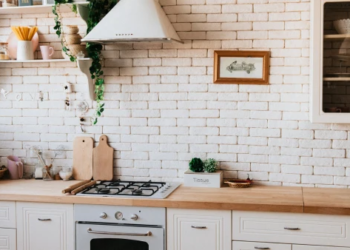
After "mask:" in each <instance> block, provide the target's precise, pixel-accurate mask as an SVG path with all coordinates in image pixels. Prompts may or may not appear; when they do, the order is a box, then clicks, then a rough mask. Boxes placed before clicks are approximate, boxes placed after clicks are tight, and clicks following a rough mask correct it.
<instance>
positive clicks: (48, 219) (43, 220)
mask: <svg viewBox="0 0 350 250" xmlns="http://www.w3.org/2000/svg"><path fill="white" fill-rule="evenodd" d="M38 221H51V219H40V218H39V219H38Z"/></svg>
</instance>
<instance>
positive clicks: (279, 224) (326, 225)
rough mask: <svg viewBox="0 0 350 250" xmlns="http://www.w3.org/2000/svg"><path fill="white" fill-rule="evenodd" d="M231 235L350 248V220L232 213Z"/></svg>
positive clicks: (306, 215)
mask: <svg viewBox="0 0 350 250" xmlns="http://www.w3.org/2000/svg"><path fill="white" fill-rule="evenodd" d="M232 236H233V240H238V241H262V242H275V243H294V244H307V245H324V246H350V217H349V216H333V215H312V214H289V213H265V212H236V211H233V212H232Z"/></svg>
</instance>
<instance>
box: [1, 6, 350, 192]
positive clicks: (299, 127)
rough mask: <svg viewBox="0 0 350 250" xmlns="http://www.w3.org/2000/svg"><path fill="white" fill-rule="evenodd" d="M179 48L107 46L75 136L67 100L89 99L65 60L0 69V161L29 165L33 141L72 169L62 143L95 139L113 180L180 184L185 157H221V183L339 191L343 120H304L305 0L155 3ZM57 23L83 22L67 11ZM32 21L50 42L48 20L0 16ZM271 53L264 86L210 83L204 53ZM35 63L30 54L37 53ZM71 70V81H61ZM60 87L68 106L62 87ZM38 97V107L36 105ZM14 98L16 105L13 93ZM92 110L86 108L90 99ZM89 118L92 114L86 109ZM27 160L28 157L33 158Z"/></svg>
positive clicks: (345, 144)
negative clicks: (106, 143)
mask: <svg viewBox="0 0 350 250" xmlns="http://www.w3.org/2000/svg"><path fill="white" fill-rule="evenodd" d="M161 3H162V4H163V8H164V10H165V12H166V13H167V14H168V15H169V18H170V20H171V21H172V22H173V24H174V27H175V29H176V30H177V31H178V33H179V35H180V37H181V38H182V39H183V40H184V42H185V43H184V44H161V43H137V44H112V45H106V46H105V51H104V52H103V55H104V61H103V65H104V68H105V69H104V72H105V80H106V93H105V103H106V111H105V113H104V116H103V117H102V118H101V119H100V121H99V123H98V125H97V126H86V131H87V133H86V134H83V133H82V132H81V131H80V126H79V120H78V117H79V115H80V114H79V111H78V110H77V104H78V103H79V101H80V100H83V99H84V98H85V97H86V96H87V93H86V92H85V91H86V86H85V84H84V78H83V76H82V75H81V73H80V72H79V71H78V70H77V67H76V65H75V64H74V63H25V64H21V63H13V64H5V63H0V83H1V88H4V89H5V90H7V91H11V92H10V94H9V95H8V98H7V99H5V98H4V97H2V96H1V97H0V139H1V140H0V156H1V162H2V163H3V164H6V156H7V155H9V154H15V155H18V156H20V157H21V158H22V159H23V160H25V161H26V165H27V171H29V170H30V169H31V167H30V166H33V165H35V160H34V159H31V158H30V155H29V152H28V150H27V149H28V148H30V147H33V146H36V147H40V148H42V149H43V150H44V151H45V156H46V158H53V157H54V155H55V152H54V150H55V149H56V148H57V147H58V146H60V145H62V146H63V148H64V150H65V152H64V153H63V154H59V155H58V156H57V154H56V159H55V161H54V165H58V166H70V165H71V164H72V151H71V150H72V141H73V139H74V137H75V136H81V135H87V136H91V137H93V138H94V139H95V140H96V142H97V141H98V138H99V136H100V135H101V134H102V133H104V134H107V135H108V136H109V140H110V144H111V146H113V147H114V148H115V149H116V151H115V154H114V157H115V161H114V165H115V171H114V173H115V178H123V179H135V180H148V179H151V178H152V179H153V180H172V181H182V176H183V171H184V170H185V169H186V168H187V164H188V161H189V160H190V159H191V158H192V157H202V158H203V159H205V158H209V157H213V158H216V159H217V160H219V161H220V167H221V169H223V170H224V171H225V177H227V178H231V177H240V178H246V177H247V174H249V175H250V176H251V177H252V178H253V179H254V180H255V181H256V182H258V183H261V184H264V185H285V186H298V185H302V186H313V187H319V186H322V187H327V186H328V187H331V186H338V187H344V188H346V187H349V186H350V183H349V181H348V180H349V179H350V177H349V175H350V167H349V166H348V164H350V159H349V155H348V152H349V151H348V149H349V147H350V144H349V141H348V140H349V138H350V137H349V136H350V134H349V130H350V126H347V125H341V126H340V125H329V124H310V122H309V121H308V117H309V113H308V112H309V107H308V102H309V100H308V97H309V86H308V85H309V73H308V70H307V69H308V66H309V53H308V52H309V28H310V20H309V16H310V5H311V4H310V1H309V0H281V1H279V0H270V1H268V0H237V1H236V0H188V1H184V0H177V1H176V0H173V1H161ZM64 23H67V24H68V23H69V24H71V25H72V24H77V25H79V27H80V30H81V31H82V32H81V33H82V35H83V33H84V31H85V27H84V24H83V22H82V21H81V20H80V18H79V17H75V16H74V14H66V16H65V18H64ZM22 24H25V25H39V27H40V40H41V43H42V44H50V45H52V46H54V47H55V49H56V53H55V57H56V58H60V57H61V53H60V51H59V50H60V43H59V39H57V37H56V36H55V34H54V31H53V25H54V22H53V17H52V15H51V14H41V15H39V16H37V17H34V16H33V15H29V16H28V15H22V16H21V15H14V16H10V15H5V16H0V26H1V28H0V31H1V35H0V39H1V40H6V38H7V35H8V33H9V32H10V29H9V27H10V25H22ZM216 49H217V50H220V49H232V50H245V49H257V50H269V51H271V54H272V58H271V69H270V75H271V80H270V85H269V86H258V85H240V86H238V85H234V84H232V85H214V84H213V82H212V72H213V58H212V57H213V50H216ZM36 56H37V57H38V58H40V56H41V55H40V53H39V52H36ZM66 74H69V76H65V75H66ZM67 81H68V82H70V83H72V84H73V86H74V90H75V93H73V94H72V95H71V100H72V101H73V109H72V110H71V111H69V110H65V108H64V98H65V94H64V93H63V91H62V84H64V83H65V82H67ZM38 91H42V92H43V93H44V97H45V100H44V101H43V102H40V101H37V100H36V99H35V96H36V93H37V92H38ZM18 94H21V95H22V100H21V101H16V96H17V95H18ZM90 105H93V104H92V103H90ZM88 114H89V115H92V114H93V113H92V111H91V110H90V111H89V113H88ZM33 160H34V161H33Z"/></svg>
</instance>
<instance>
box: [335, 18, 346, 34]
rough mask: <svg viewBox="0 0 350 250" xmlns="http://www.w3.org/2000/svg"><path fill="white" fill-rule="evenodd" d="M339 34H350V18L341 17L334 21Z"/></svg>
mask: <svg viewBox="0 0 350 250" xmlns="http://www.w3.org/2000/svg"><path fill="white" fill-rule="evenodd" d="M333 25H334V28H335V30H336V31H337V32H338V34H350V19H349V18H348V19H340V20H336V21H334V22H333Z"/></svg>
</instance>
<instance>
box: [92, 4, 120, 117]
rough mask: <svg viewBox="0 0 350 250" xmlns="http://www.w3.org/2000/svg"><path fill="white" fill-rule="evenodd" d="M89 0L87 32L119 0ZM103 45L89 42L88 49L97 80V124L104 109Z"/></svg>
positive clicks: (93, 74)
mask: <svg viewBox="0 0 350 250" xmlns="http://www.w3.org/2000/svg"><path fill="white" fill-rule="evenodd" d="M88 1H89V6H88V8H89V18H88V27H87V33H89V32H90V31H91V30H92V29H93V28H94V27H95V26H96V25H97V24H98V23H99V22H100V21H101V19H102V18H103V17H104V16H105V15H106V14H107V13H108V12H109V11H110V10H111V9H112V8H113V7H114V6H115V5H116V4H117V2H118V0H88ZM102 49H103V46H102V45H101V44H97V43H87V45H86V50H87V53H88V56H89V57H90V58H91V59H92V65H91V67H90V73H91V78H92V79H94V80H95V94H96V102H97V107H96V113H95V118H94V121H93V123H94V124H97V122H98V118H99V117H100V116H101V115H102V113H103V111H104V105H105V104H104V103H102V101H103V94H104V90H105V89H104V83H105V81H104V79H103V78H102V76H103V71H102V64H101V56H102V55H101V51H102Z"/></svg>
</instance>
